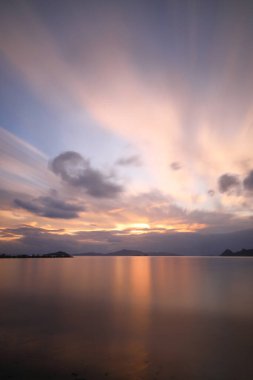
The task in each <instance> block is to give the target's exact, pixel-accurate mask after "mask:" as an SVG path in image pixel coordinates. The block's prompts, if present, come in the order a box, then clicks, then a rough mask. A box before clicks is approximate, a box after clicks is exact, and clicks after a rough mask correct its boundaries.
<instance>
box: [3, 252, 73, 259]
mask: <svg viewBox="0 0 253 380" xmlns="http://www.w3.org/2000/svg"><path fill="white" fill-rule="evenodd" d="M69 257H73V256H71V255H70V254H69V253H66V252H62V251H58V252H52V253H45V254H43V255H35V254H34V255H7V254H5V253H2V254H0V259H57V258H69Z"/></svg>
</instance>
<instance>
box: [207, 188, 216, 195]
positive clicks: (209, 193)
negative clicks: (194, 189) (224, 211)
mask: <svg viewBox="0 0 253 380" xmlns="http://www.w3.org/2000/svg"><path fill="white" fill-rule="evenodd" d="M207 194H208V195H210V197H213V196H214V195H215V191H214V190H212V189H210V190H208V192H207Z"/></svg>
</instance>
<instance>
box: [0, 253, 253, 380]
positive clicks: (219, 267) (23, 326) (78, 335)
mask: <svg viewBox="0 0 253 380" xmlns="http://www.w3.org/2000/svg"><path fill="white" fill-rule="evenodd" d="M0 307H1V310H0V362H1V363H0V364H1V365H0V378H1V379H10V378H12V379H19V380H21V379H34V380H37V379H86V380H89V379H91V380H92V379H117V380H121V379H122V380H125V379H131V380H137V379H143V380H145V379H150V380H153V379H154V380H155V379H163V380H169V379H171V380H172V379H173V380H177V379H180V380H188V379H189V380H191V379H199V380H204V379H207V380H213V379H217V380H222V379H226V380H236V379H238V380H243V379H245V380H246V379H247V380H249V379H253V259H251V258H174V257H154V258H152V257H131V258H130V257H106V258H103V257H102V258H101V257H84V258H74V259H51V260H50V259H48V260H47V259H36V260H35V259H20V260H1V261H0Z"/></svg>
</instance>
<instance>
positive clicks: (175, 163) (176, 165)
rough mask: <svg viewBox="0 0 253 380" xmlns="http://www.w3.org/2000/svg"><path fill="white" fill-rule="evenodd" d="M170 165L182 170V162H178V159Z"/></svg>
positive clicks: (174, 168)
mask: <svg viewBox="0 0 253 380" xmlns="http://www.w3.org/2000/svg"><path fill="white" fill-rule="evenodd" d="M170 167H171V169H172V170H175V171H176V170H180V169H181V168H182V165H181V164H180V162H177V161H174V162H172V163H171V164H170Z"/></svg>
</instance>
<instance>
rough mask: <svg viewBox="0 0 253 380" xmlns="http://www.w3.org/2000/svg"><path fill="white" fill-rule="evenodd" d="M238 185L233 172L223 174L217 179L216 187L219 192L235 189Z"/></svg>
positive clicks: (236, 177) (238, 182)
mask: <svg viewBox="0 0 253 380" xmlns="http://www.w3.org/2000/svg"><path fill="white" fill-rule="evenodd" d="M239 185H240V181H239V179H238V176H237V175H235V174H228V173H226V174H223V175H222V176H220V177H219V179H218V187H219V191H220V192H221V193H227V192H229V191H230V190H235V189H236V188H238V186H239Z"/></svg>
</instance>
